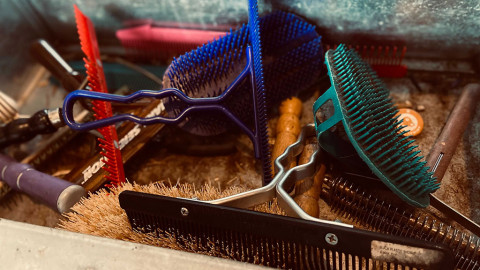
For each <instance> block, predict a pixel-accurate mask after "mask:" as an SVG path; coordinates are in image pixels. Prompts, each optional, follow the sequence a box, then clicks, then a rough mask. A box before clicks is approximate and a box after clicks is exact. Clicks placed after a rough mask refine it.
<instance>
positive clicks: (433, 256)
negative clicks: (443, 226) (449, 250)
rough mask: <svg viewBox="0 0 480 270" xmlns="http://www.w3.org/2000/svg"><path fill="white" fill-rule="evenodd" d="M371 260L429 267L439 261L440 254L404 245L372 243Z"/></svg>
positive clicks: (375, 241) (435, 251) (381, 242)
mask: <svg viewBox="0 0 480 270" xmlns="http://www.w3.org/2000/svg"><path fill="white" fill-rule="evenodd" d="M371 253H372V259H374V260H379V261H387V262H395V263H400V264H409V265H417V266H418V265H419V266H431V265H433V264H436V263H438V262H439V260H440V259H441V256H442V253H441V252H440V251H438V250H431V249H426V248H419V247H411V246H406V245H400V244H394V243H388V242H383V241H377V240H374V241H372V245H371Z"/></svg>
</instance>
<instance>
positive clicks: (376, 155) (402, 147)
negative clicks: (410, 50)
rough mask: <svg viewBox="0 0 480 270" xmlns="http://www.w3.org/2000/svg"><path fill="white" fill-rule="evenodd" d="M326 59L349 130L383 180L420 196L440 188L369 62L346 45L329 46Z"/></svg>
mask: <svg viewBox="0 0 480 270" xmlns="http://www.w3.org/2000/svg"><path fill="white" fill-rule="evenodd" d="M327 61H328V63H329V68H330V72H331V77H332V81H333V87H334V88H335V90H336V92H337V95H338V97H339V102H340V104H341V107H342V111H343V116H344V126H345V129H346V131H347V133H348V132H349V133H350V134H351V136H352V137H353V139H354V142H353V144H354V146H355V144H356V145H357V146H358V148H357V147H356V148H357V152H358V151H359V154H360V156H361V157H362V159H364V161H365V162H366V163H367V164H368V165H369V166H370V167H371V168H372V166H371V165H373V166H374V167H375V168H376V169H377V170H378V171H379V173H380V174H381V176H383V177H384V179H382V180H385V179H386V181H388V182H390V184H391V185H393V186H394V187H395V188H396V189H398V190H399V191H400V192H402V193H403V194H405V195H406V196H407V197H408V198H410V199H413V200H417V199H418V198H422V197H425V196H428V195H429V194H430V193H432V192H434V191H435V190H437V189H438V188H439V184H438V183H437V182H436V178H434V177H432V174H433V173H432V172H429V171H428V167H426V166H425V162H422V161H421V160H422V159H423V156H420V155H419V154H420V151H416V150H415V149H416V148H417V146H415V145H412V144H413V142H414V140H413V139H411V138H410V136H405V135H404V134H405V132H406V131H401V130H402V129H403V128H404V126H402V125H401V123H402V121H401V120H398V116H396V115H397V113H398V109H397V108H396V107H395V106H394V104H393V103H392V101H391V99H389V98H388V96H389V91H388V89H387V88H386V87H385V86H384V84H383V83H382V81H381V80H380V79H379V78H378V77H377V75H376V74H375V72H373V70H372V69H371V68H370V66H368V64H366V63H365V62H364V61H363V60H362V59H361V58H360V57H359V56H358V54H357V53H356V52H355V51H354V50H348V49H347V48H346V47H345V46H343V45H340V46H339V47H338V48H337V49H336V50H335V51H329V52H328V53H327ZM366 159H367V160H366ZM376 174H377V176H379V175H378V173H376ZM379 177H380V176H379ZM386 184H387V185H388V184H389V183H386ZM394 191H395V190H394Z"/></svg>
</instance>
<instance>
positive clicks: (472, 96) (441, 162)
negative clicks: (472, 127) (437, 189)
mask: <svg viewBox="0 0 480 270" xmlns="http://www.w3.org/2000/svg"><path fill="white" fill-rule="evenodd" d="M479 101H480V85H479V84H468V85H466V86H465V87H464V88H463V91H462V94H461V95H460V97H459V98H458V101H457V102H456V104H455V106H454V107H453V109H452V111H451V112H450V115H449V117H448V119H447V122H446V123H445V126H444V127H443V129H442V132H441V133H440V135H439V136H438V137H437V139H436V141H435V143H434V146H433V147H432V149H431V150H430V153H429V155H428V158H427V166H429V167H430V168H432V172H433V176H435V177H437V181H439V182H440V181H441V179H442V178H443V175H444V174H445V171H446V170H447V168H448V165H449V164H450V161H451V160H452V157H453V154H455V149H456V148H457V145H458V143H459V142H460V139H461V138H462V135H463V133H464V132H465V129H466V128H467V125H468V123H469V122H470V120H471V119H472V117H473V115H474V114H475V108H476V106H477V103H478V102H479Z"/></svg>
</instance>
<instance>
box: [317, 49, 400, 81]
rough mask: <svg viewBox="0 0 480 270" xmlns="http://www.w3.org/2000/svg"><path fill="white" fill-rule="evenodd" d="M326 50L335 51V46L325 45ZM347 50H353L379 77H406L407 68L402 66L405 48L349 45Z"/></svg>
mask: <svg viewBox="0 0 480 270" xmlns="http://www.w3.org/2000/svg"><path fill="white" fill-rule="evenodd" d="M325 48H326V50H329V49H331V48H333V49H336V48H337V46H336V45H335V46H333V47H332V46H330V45H325ZM348 48H349V49H355V50H356V51H357V53H358V54H359V55H360V56H361V57H362V58H363V60H365V61H366V62H367V63H368V64H370V66H371V67H372V69H373V70H375V72H376V73H377V75H378V76H379V77H387V78H402V77H404V76H405V75H407V66H406V65H404V64H402V61H403V58H404V57H405V53H406V52H407V47H406V46H402V47H401V48H399V47H397V46H366V45H363V46H361V45H355V46H353V45H349V46H348Z"/></svg>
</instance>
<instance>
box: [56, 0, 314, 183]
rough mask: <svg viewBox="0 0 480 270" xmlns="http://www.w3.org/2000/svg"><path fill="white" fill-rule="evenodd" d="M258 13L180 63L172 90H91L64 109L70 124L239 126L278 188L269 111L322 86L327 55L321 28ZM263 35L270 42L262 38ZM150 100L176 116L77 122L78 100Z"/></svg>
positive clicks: (71, 98)
mask: <svg viewBox="0 0 480 270" xmlns="http://www.w3.org/2000/svg"><path fill="white" fill-rule="evenodd" d="M256 11H257V8H256V2H251V3H250V4H249V24H248V25H244V26H242V27H241V28H240V29H238V30H236V31H231V32H230V33H229V34H228V35H226V36H225V37H223V38H220V39H218V40H216V41H213V42H211V43H209V44H206V45H204V46H202V47H199V48H198V49H196V50H194V51H191V52H189V53H187V54H185V55H182V56H180V57H179V58H178V59H175V60H174V61H173V62H172V64H171V65H170V66H169V68H168V70H167V72H166V73H165V76H164V87H167V88H166V89H163V90H160V91H150V90H140V91H137V92H135V93H133V94H131V95H129V96H118V95H112V94H104V93H95V92H90V91H84V90H77V91H74V92H72V93H70V94H69V95H68V96H67V97H66V98H65V101H64V105H63V111H62V114H63V118H64V120H65V122H66V123H67V125H68V126H70V127H71V128H72V129H75V130H90V129H96V128H99V127H102V126H107V125H111V124H114V123H116V122H119V121H125V120H130V121H133V122H136V123H139V124H143V125H147V124H154V123H169V124H170V123H171V124H179V125H180V126H181V127H182V128H185V129H186V130H188V131H190V132H192V133H194V134H201V135H213V134H219V133H221V132H223V131H225V130H227V129H228V128H231V127H232V126H237V127H239V128H240V129H241V130H242V131H243V132H245V133H246V134H247V135H248V136H249V137H250V139H251V140H252V142H253V145H254V148H255V157H256V158H261V159H262V164H263V179H264V183H268V182H270V181H271V179H272V172H271V167H270V149H269V144H268V132H267V112H266V108H267V106H269V104H274V103H275V102H277V101H280V100H283V99H285V98H287V97H289V96H291V95H294V94H296V93H297V92H299V91H301V90H303V89H306V88H308V87H310V86H312V85H313V84H314V83H315V81H316V80H317V78H318V77H319V75H320V73H321V72H322V66H323V50H322V47H321V40H320V39H321V38H320V36H319V35H318V34H317V33H316V32H315V27H314V26H313V25H310V24H308V23H307V22H305V21H304V20H302V19H300V18H299V17H297V16H295V15H293V14H289V13H285V12H277V13H272V14H270V15H268V16H266V17H264V18H262V19H260V20H258V14H257V13H256ZM253 12H255V14H253ZM260 32H262V33H265V34H266V35H265V37H260V36H259V33H260ZM252 33H253V34H252ZM249 39H250V46H249V43H248V41H249ZM262 42H263V44H265V46H263V47H262V46H261V44H262ZM262 51H263V52H264V53H263V54H262ZM262 62H263V66H262ZM262 73H263V74H264V75H265V77H264V76H263V74H262ZM252 75H253V76H252ZM148 97H150V98H166V100H165V107H166V109H167V113H168V115H167V116H152V117H148V118H140V117H138V116H135V115H132V114H118V115H115V116H113V117H110V118H106V119H101V120H96V121H93V122H87V123H77V122H75V121H74V119H73V105H74V103H75V102H76V101H77V100H78V99H83V98H85V99H93V100H104V101H111V102H121V103H131V102H134V101H136V100H138V99H141V98H148Z"/></svg>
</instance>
